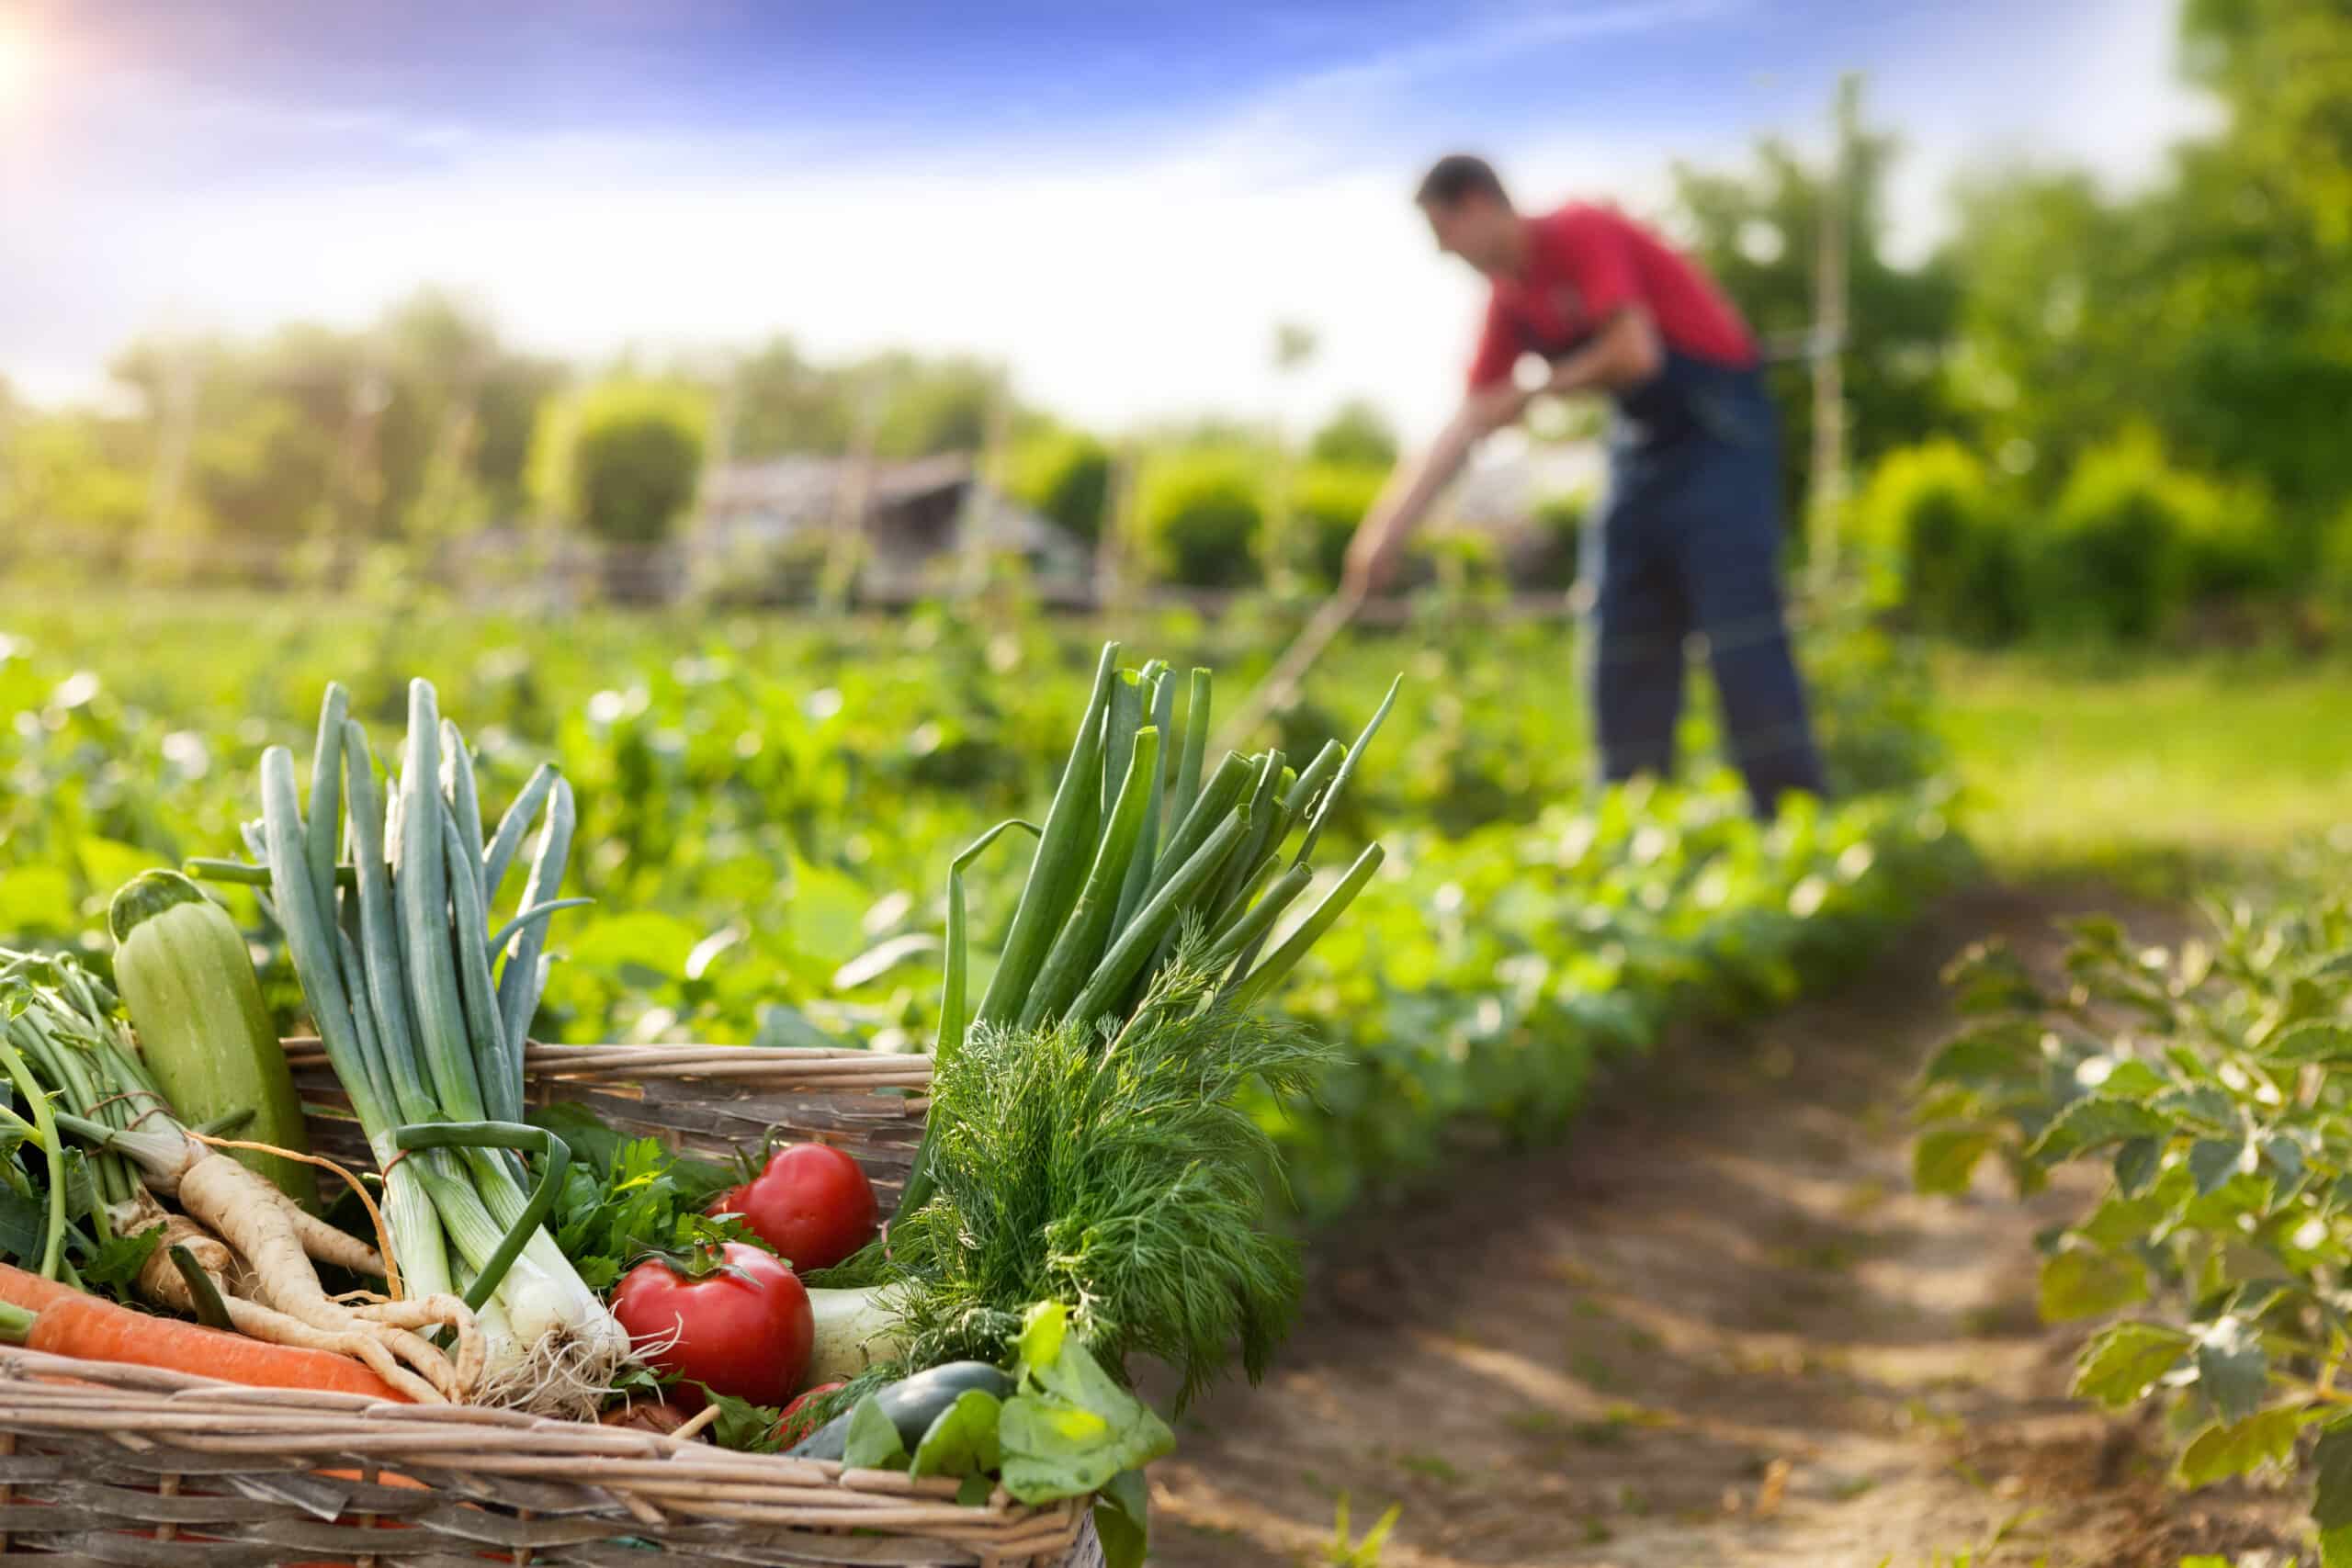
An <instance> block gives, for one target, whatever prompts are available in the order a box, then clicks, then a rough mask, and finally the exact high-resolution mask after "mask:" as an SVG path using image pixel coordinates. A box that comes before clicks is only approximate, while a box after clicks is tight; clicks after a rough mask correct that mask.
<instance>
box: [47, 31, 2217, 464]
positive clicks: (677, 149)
mask: <svg viewBox="0 0 2352 1568" xmlns="http://www.w3.org/2000/svg"><path fill="white" fill-rule="evenodd" d="M2171 10H2172V7H2171V5H2170V0H2043V3H2042V4H2040V5H2035V4H2029V3H2026V0H1979V3H1977V4H1973V5H1968V6H1955V5H1951V4H1949V3H1936V4H1930V3H1928V0H1885V3H1882V4H1875V5H1873V4H1865V3H1860V0H1471V3H1470V4H1467V5H1460V4H1457V5H1451V6H1439V5H1408V4H1398V3H1396V0H1375V3H1374V4H1369V5H1349V6H1342V5H1336V4H1330V3H1328V0H1291V3H1288V4H1281V5H1273V6H1243V5H1236V4H1230V3H1227V0H1208V3H1202V4H1193V5H1181V6H1180V5H1172V4H1163V3H1159V0H1149V3H1145V4H1131V5H1121V4H1107V5H1106V4H1094V5H1076V4H1063V3H1058V0H1057V3H1051V4H1045V3H1023V4H1014V5H980V6H974V5H951V4H922V5H912V4H904V3H899V0H866V3H864V4H839V3H835V4H829V5H821V6H820V5H814V4H798V3H788V4H753V3H750V0H566V3H562V4H558V3H556V0H503V3H502V0H472V3H470V4H458V3H456V0H411V3H409V4H405V5H401V6H385V5H380V4H353V3H346V0H210V3H208V4H202V5H198V4H191V3H188V0H74V3H68V0H0V210H5V211H6V213H7V214H8V218H7V220H6V222H5V223H0V374H5V375H7V376H9V377H10V378H12V379H13V380H15V381H17V383H19V384H20V385H23V386H26V387H28V388H30V389H32V390H33V391H34V392H35V393H36V394H38V395H45V396H51V397H62V396H70V395H78V394H86V393H88V392H90V391H91V390H93V389H96V387H97V386H98V385H99V384H100V381H101V367H102V366H103V362H104V359H105V356H106V355H107V353H108V352H109V351H110V350H111V349H113V348H114V347H116V346H118V345H119V344H121V343H122V342H123V341H125V340H126V339H128V338H130V336H132V335H134V334H136V333H141V332H142V331H154V330H200V329H225V330H232V331H255V330H260V329H262V328H265V327H266V326H267V325H269V324H271V323H273V322H275V321H281V320H284V319H287V318H289V317H293V316H298V315H305V316H315V317H320V318H323V319H327V320H333V321H348V322H357V321H365V320H367V319H368V317H369V316H370V315H372V314H373V312H374V311H375V310H377V309H379V307H380V306H381V305H382V304H383V303H385V302H386V301H387V300H388V299H391V298H393V297H395V296H397V295H398V294H400V293H401V292H403V291H404V290H405V288H407V287H409V286H411V285H413V284H416V283H420V282H424V281H428V280H430V281H437V282H444V283H447V284H451V285H455V286H458V287H459V288H465V289H467V290H469V291H470V292H472V293H473V294H475V295H476V296H477V297H478V298H479V299H481V301H482V302H483V304H484V305H485V306H486V307H488V308H489V309H491V310H492V311H493V312H494V313H495V314H497V315H498V316H499V317H500V319H501V320H502V321H503V322H504V323H505V324H506V326H507V327H508V329H509V331H510V333H512V334H513V335H515V336H516V337H518V338H520V339H522V340H524V341H526V342H528V343H531V344H535V345H537V346H542V347H546V348H548V349H551V350H555V351H558V352H563V353H567V354H572V355H602V354H606V353H610V352H612V351H614V350H616V349H617V348H619V347H621V346H623V345H625V344H639V345H640V346H645V347H650V348H655V349H665V348H716V347H718V346H719V345H721V344H725V343H727V342H729V341H742V340H750V339H756V338H758V337H760V336H762V335H764V334H765V333H770V332H775V331H789V332H793V333H796V334H797V335H798V336H800V337H802V338H803V339H805V340H806V341H808V342H809V344H811V345H812V346H814V347H817V348H818V349H820V350H824V351H833V352H852V351H854V350H857V349H860V348H865V347H870V346H875V345H877V344H884V343H891V342H904V343H908V344H911V345H913V346H917V347H931V348H951V347H952V348H966V349H972V350H976V351H978V352H982V353H988V354H992V355H999V356H1001V357H1003V358H1005V359H1006V360H1007V361H1008V362H1009V363H1011V364H1012V367H1013V369H1014V371H1015V372H1016V374H1017V375H1018V376H1019V377H1020V378H1021V379H1022V381H1023V384H1024V386H1025V387H1027V389H1029V390H1030V391H1031V392H1032V393H1033V395H1035V396H1038V397H1040V398H1042V399H1044V400H1046V401H1048V402H1050V403H1054V404H1057V405H1059V406H1061V407H1064V408H1065V409H1067V410H1068V411H1069V412H1071V413H1072V414H1074V415H1076V416H1078V417H1081V418H1089V419H1092V420H1095V421H1097V422H1098V423H1122V422H1125V421H1127V420H1132V419H1136V418H1140V417H1146V416H1148V415H1152V414H1155V413H1164V412H1176V411H1179V410H1182V409H1185V408H1193V407H1199V406H1203V405H1205V404H1212V403H1217V404H1225V405H1227V406H1238V407H1264V406H1267V405H1268V404H1269V403H1270V402H1271V401H1273V400H1282V401H1283V402H1284V403H1285V404H1287V405H1295V406H1292V407H1286V408H1285V410H1284V412H1286V413H1290V414H1294V415H1295V416H1296V417H1302V418H1304V417H1312V414H1313V412H1315V410H1316V408H1317V407H1318V406H1319V405H1321V404H1322V403H1326V402H1328V401H1329V400H1333V399H1335V398H1337V397H1338V396H1340V395H1343V394H1344V393H1346V392H1349V391H1355V390H1362V391H1368V392H1371V393H1373V394H1374V395H1375V396H1377V397H1380V398H1381V399H1383V400H1385V401H1387V402H1388V403H1389V404H1390V405H1391V406H1392V407H1393V408H1395V409H1396V411H1397V412H1398V413H1399V415H1400V416H1401V417H1403V418H1404V419H1405V421H1406V423H1408V425H1411V426H1413V427H1416V428H1420V427H1425V426H1426V425H1427V424H1428V423H1430V422H1432V421H1433V420H1434V419H1435V418H1437V417H1439V415H1440V414H1442V410H1443V406H1444V403H1445V401H1446V400H1447V399H1448V398H1449V397H1450V396H1451V394H1452V391H1453V386H1454V380H1455V374H1456V370H1457V368H1458V364H1459V361H1460V358H1461V355H1462V342H1461V339H1462V337H1463V335H1464V332H1465V330H1466V324H1467V320H1468V317H1469V315H1470V314H1471V313H1472V312H1473V311H1474V310H1475V307H1476V287H1475V282H1474V280H1472V279H1470V278H1468V277H1467V276H1461V275H1458V269H1452V268H1449V267H1447V266H1445V265H1442V263H1441V261H1440V259H1439V258H1436V257H1434V256H1432V255H1430V254H1429V246H1428V242H1427V239H1426V236H1425V235H1424V234H1422V233H1420V232H1419V231H1418V229H1417V227H1416V224H1415V220H1414V217H1413V214H1412V212H1411V210H1410V209H1409V207H1408V206H1407V205H1406V202H1405V192H1406V191H1408V189H1409V186H1410V183H1411V180H1412V178H1413V176H1414V174H1415V173H1416V171H1417V168H1418V166H1419V164H1422V163H1424V162H1425V161H1426V160H1427V158H1428V157H1429V156H1430V155H1431V154H1432V153H1434V152H1440V151H1443V150H1445V149H1447V148H1448V147H1451V146H1454V145H1471V146H1476V147H1480V148H1483V149H1486V150H1488V151H1490V152H1492V154H1493V155H1494V156H1495V157H1496V158H1497V160H1498V162H1499V163H1500V164H1502V165H1503V166H1504V168H1505V171H1506V173H1507V175H1511V176H1512V177H1513V178H1514V180H1515V183H1517V184H1518V185H1519V186H1521V188H1522V191H1523V193H1524V194H1525V195H1527V196H1529V197H1538V198H1544V197H1555V196H1564V195H1566V194H1569V193H1570V192H1572V191H1573V192H1577V193H1581V194H1589V195H1602V196H1611V197H1616V198H1618V199H1620V200H1622V201H1623V202H1625V203H1626V204H1627V205H1629V206H1634V207H1636V208H1644V207H1649V208H1655V207H1656V206H1657V205H1658V203H1659V201H1660V199H1661V197H1662V193H1663V190H1664V181H1665V171H1666V169H1667V167H1668V164H1669V161H1670V160H1671V159H1673V158H1675V157H1684V158H1689V159H1691V160H1694V161H1698V162H1702V163H1724V162H1727V161H1731V160H1734V159H1736V157H1737V156H1738V155H1739V153H1740V152H1741V150H1742V149H1743V148H1744V147H1745V145H1746V144H1747V142H1748V141H1750V140H1751V139H1752V137H1753V136H1755V135H1756V134H1758V133H1759V132H1771V131H1778V132H1783V133H1789V134H1794V135H1797V136H1799V137H1800V138H1804V137H1808V136H1811V135H1812V134H1814V128H1815V126H1816V125H1817V124H1818V121H1819V119H1820V117H1821V112H1822V106H1823V105H1824V104H1825V103H1826V98H1827V96H1828V93H1829V90H1830V85H1831V84H1832V83H1833V82H1834V80H1835V78H1836V75H1837V73H1838V71H1840V70H1841V69H1845V68H1849V67H1852V68H1860V69H1863V70H1866V71H1867V72H1869V73H1870V75H1871V101H1872V104H1873V107H1874V110H1875V114H1876V116H1877V118H1880V119H1882V120H1889V121H1892V122H1894V124H1896V125H1897V126H1899V127H1901V128H1903V129H1904V130H1905V131H1906V133H1907V134H1908V135H1909V137H1910V138H1911V141H1912V142H1913V144H1914V149H1915V151H1914V155H1913V156H1912V158H1911V159H1910V161H1909V163H1908V164H1907V165H1906V167H1905V175H1904V184H1903V186H1902V188H1901V190H1900V192H1899V200H1898V203H1897V220H1898V225H1899V227H1900V228H1901V230H1902V231H1903V232H1902V234H1901V235H1900V236H1899V237H1900V238H1901V239H1902V240H1903V242H1904V243H1906V244H1908V245H1910V246H1912V247H1913V248H1915V249H1916V248H1919V247H1923V246H1924V245H1925V244H1927V243H1928V242H1929V241H1931V240H1932V238H1933V235H1934V232H1935V229H1936V225H1937V222H1938V214H1939V206H1940V203H1939V192H1940V190H1941V188H1942V186H1943V185H1944V184H1945V183H1946V182H1947V181H1948V180H1949V179H1950V177H1951V175H1952V173H1953V172H1954V171H1955V170H1957V169H1958V168H1960V167H1962V166H1963V165H1964V164H1967V163H1969V162H1970V161H1973V160H1978V159H1984V158H1988V157H1995V156H2008V155H2013V154H2017V153H2020V152H2022V153H2027V154H2030V155H2033V156H2038V157H2042V158H2046V159H2053V160H2054V159H2064V160H2067V161H2074V162H2082V163H2087V164H2091V165H2092V166H2094V167H2096V168H2098V169H2100V170H2101V171H2102V172H2103V173H2106V174H2107V175H2109V176H2110V177H2111V178H2114V179H2116V180H2118V181H2130V180H2132V179H2135V178H2141V177H2144V176H2145V175H2146V174H2147V173H2148V172H2149V171H2150V170H2152V169H2153V168H2154V167H2155V166H2157V163H2158V159H2159V155H2160V152H2161V149H2162V147H2163V146H2164V145H2165V142H2166V141H2168V140H2169V139H2171V138H2172V137H2174V136H2176V135H2177V134H2179V133H2181V132H2182V131H2183V130H2187V129H2189V128H2192V127H2193V126H2195V125H2196V124H2197V123H2199V115H2200V107H2199V105H2198V104H2197V103H2196V101H2195V100H2194V99H2192V98H2190V97H2189V96H2188V95H2186V94H2185V93H2184V92H2182V91H2181V90H2180V89H2178V88H2177V86H2176V85H2174V84H2173V83H2172V80H2171V76H2170V31H2171V22H2170V17H2171ZM11 61H13V62H15V68H14V69H13V70H11V68H10V62H11ZM11 84H13V85H11ZM1284 317H1294V318H1301V319H1305V320H1307V321H1310V322H1312V323H1313V324H1315V325H1317V326H1318V327H1319V328H1320V329H1321V330H1322V333H1323V336H1324V339H1325V344H1326V347H1325V350H1324V353H1323V355H1322V356H1321V358H1320V360H1319V361H1318V364H1317V367H1316V368H1315V369H1314V370H1313V371H1311V372H1310V373H1309V374H1308V375H1307V376H1306V377H1305V378H1301V380H1300V381H1299V383H1298V384H1296V385H1295V386H1293V387H1292V388H1290V389H1287V390H1283V391H1277V390H1275V389H1273V388H1272V384H1271V378H1270V377H1269V376H1268V375H1267V374H1266V371H1265V366H1264V359H1265V348H1264V344H1265V340H1266V339H1267V337H1268V334H1269V333H1270V332H1271V328H1272V323H1273V321H1276V320H1277V319H1281V318H1284Z"/></svg>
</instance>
